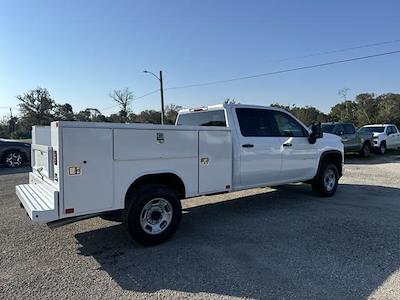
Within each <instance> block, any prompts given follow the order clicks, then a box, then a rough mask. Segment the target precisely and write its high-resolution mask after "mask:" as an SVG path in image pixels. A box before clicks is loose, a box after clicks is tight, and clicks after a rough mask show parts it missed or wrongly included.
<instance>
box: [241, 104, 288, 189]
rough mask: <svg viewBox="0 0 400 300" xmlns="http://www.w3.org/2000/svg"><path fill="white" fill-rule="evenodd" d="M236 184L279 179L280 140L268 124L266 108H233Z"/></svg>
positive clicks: (269, 182)
mask: <svg viewBox="0 0 400 300" xmlns="http://www.w3.org/2000/svg"><path fill="white" fill-rule="evenodd" d="M235 111H236V117H237V126H239V127H238V128H239V129H240V131H239V132H238V140H239V145H238V146H239V150H238V151H239V152H240V185H241V186H242V187H246V186H257V185H268V184H271V183H275V182H279V181H280V180H281V177H280V176H281V164H282V152H281V146H282V143H283V140H284V139H282V138H281V137H278V136H276V134H274V131H273V127H272V125H271V115H270V110H268V109H263V108H236V110H235Z"/></svg>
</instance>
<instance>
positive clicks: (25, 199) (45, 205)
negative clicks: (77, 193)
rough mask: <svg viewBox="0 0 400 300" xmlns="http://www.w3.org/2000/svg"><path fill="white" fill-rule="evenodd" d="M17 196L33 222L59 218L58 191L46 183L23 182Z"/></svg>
mask: <svg viewBox="0 0 400 300" xmlns="http://www.w3.org/2000/svg"><path fill="white" fill-rule="evenodd" d="M15 189H16V193H17V196H18V198H19V200H20V201H21V203H22V205H23V206H24V208H25V210H26V212H27V213H28V215H29V217H30V218H31V219H32V221H33V222H36V223H47V222H51V221H55V220H58V219H59V215H58V191H56V190H54V189H53V188H52V187H51V186H49V185H48V184H46V183H42V184H21V185H17V186H16V187H15Z"/></svg>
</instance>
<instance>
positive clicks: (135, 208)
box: [122, 184, 182, 246]
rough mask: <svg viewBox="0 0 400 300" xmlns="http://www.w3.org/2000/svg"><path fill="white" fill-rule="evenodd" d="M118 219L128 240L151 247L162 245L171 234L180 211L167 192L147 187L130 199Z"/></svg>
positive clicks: (162, 187) (178, 219)
mask: <svg viewBox="0 0 400 300" xmlns="http://www.w3.org/2000/svg"><path fill="white" fill-rule="evenodd" d="M122 215H123V222H124V224H125V226H126V228H127V229H128V232H129V234H130V235H131V236H132V238H133V239H134V240H135V241H137V242H138V243H140V244H142V245H146V246H151V245H157V244H160V243H163V242H165V241H166V240H168V239H169V238H170V237H171V236H172V235H173V234H174V233H175V231H176V229H177V228H178V225H179V223H180V220H181V216H182V207H181V202H180V200H179V198H178V197H177V195H176V193H175V192H174V191H173V190H172V189H171V188H169V187H167V186H165V185H159V184H149V185H146V186H143V187H141V188H139V189H138V190H137V191H136V192H134V193H133V194H132V195H131V197H130V199H128V205H127V207H126V208H125V210H124V212H123V214H122Z"/></svg>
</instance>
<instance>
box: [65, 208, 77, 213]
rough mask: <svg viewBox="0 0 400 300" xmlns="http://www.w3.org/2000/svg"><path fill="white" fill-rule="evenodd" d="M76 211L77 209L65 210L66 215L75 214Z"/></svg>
mask: <svg viewBox="0 0 400 300" xmlns="http://www.w3.org/2000/svg"><path fill="white" fill-rule="evenodd" d="M74 211H75V209H73V208H66V209H65V213H66V214H73V213H74Z"/></svg>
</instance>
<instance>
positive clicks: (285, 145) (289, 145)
mask: <svg viewBox="0 0 400 300" xmlns="http://www.w3.org/2000/svg"><path fill="white" fill-rule="evenodd" d="M282 146H283V147H292V143H289V142H288V143H284V144H283V145H282Z"/></svg>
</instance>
